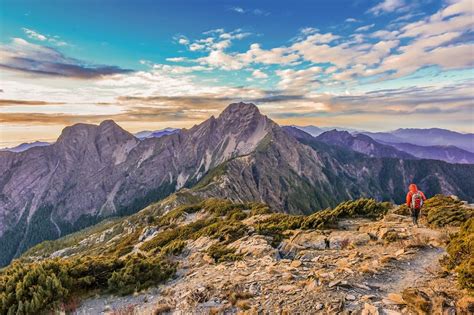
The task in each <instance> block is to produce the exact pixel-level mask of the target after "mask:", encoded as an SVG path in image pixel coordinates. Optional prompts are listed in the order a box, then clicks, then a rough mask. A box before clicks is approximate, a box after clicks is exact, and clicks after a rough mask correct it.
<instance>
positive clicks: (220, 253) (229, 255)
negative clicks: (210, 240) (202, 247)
mask: <svg viewBox="0 0 474 315" xmlns="http://www.w3.org/2000/svg"><path fill="white" fill-rule="evenodd" d="M207 254H208V255H209V256H211V257H212V258H213V259H214V261H215V262H217V263H220V262H224V261H236V260H240V259H242V255H237V254H236V253H235V249H233V248H229V247H227V246H226V245H224V244H221V243H217V244H214V245H212V246H211V247H209V249H208V250H207Z"/></svg>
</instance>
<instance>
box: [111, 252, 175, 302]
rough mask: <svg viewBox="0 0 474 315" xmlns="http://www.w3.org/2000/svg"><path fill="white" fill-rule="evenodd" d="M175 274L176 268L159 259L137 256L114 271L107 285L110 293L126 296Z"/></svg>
mask: <svg viewBox="0 0 474 315" xmlns="http://www.w3.org/2000/svg"><path fill="white" fill-rule="evenodd" d="M174 272H175V269H174V267H172V266H170V265H168V264H167V263H164V262H163V261H161V260H160V259H159V258H157V257H154V258H146V257H144V256H140V255H137V256H133V257H130V259H127V261H126V264H125V266H124V267H123V268H121V269H119V270H117V271H114V272H113V273H112V275H111V276H110V278H109V279H108V281H107V284H108V287H109V289H110V291H113V292H117V293H120V294H124V295H126V294H130V293H132V292H134V291H140V290H142V289H145V288H147V287H149V286H151V285H153V284H157V283H160V282H163V281H165V280H166V279H168V278H169V277H171V276H172V275H173V274H174Z"/></svg>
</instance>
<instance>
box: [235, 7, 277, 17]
mask: <svg viewBox="0 0 474 315" xmlns="http://www.w3.org/2000/svg"><path fill="white" fill-rule="evenodd" d="M229 10H230V11H233V12H236V13H239V14H253V15H256V16H268V15H270V12H267V11H265V10H262V9H244V8H242V7H231V8H230V9H229Z"/></svg>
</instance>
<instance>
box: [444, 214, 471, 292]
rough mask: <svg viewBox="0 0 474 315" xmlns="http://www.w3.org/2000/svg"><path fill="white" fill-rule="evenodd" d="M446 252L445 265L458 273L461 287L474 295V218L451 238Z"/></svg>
mask: <svg viewBox="0 0 474 315" xmlns="http://www.w3.org/2000/svg"><path fill="white" fill-rule="evenodd" d="M446 250H447V252H448V256H446V257H444V258H443V260H442V263H443V265H444V266H445V267H446V268H447V269H449V270H454V271H456V272H457V273H458V280H459V283H460V285H461V286H462V287H463V288H466V289H468V290H470V291H471V292H473V293H474V218H470V219H469V220H467V221H466V222H465V223H464V224H463V225H462V226H461V229H460V230H459V232H458V233H457V234H455V235H454V236H452V237H451V239H450V241H449V244H448V246H447V248H446Z"/></svg>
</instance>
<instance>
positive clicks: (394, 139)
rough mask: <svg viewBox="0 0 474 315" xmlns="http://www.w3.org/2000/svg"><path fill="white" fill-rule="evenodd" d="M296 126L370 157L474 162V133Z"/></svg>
mask: <svg viewBox="0 0 474 315" xmlns="http://www.w3.org/2000/svg"><path fill="white" fill-rule="evenodd" d="M292 127H294V128H298V129H300V130H303V131H305V132H307V133H309V134H310V135H312V136H314V137H320V138H319V139H320V140H321V141H324V142H326V143H328V142H331V141H335V142H334V144H337V145H339V146H345V147H347V148H349V149H352V150H355V151H358V152H361V153H364V154H367V155H369V156H380V157H381V156H383V157H400V158H419V159H432V160H440V161H445V162H448V163H462V164H473V163H474V134H462V133H458V132H454V131H451V130H446V129H439V128H431V129H397V130H395V131H392V132H367V131H360V130H351V129H344V128H339V127H336V128H332V129H328V128H319V127H316V126H304V127H299V126H292ZM328 132H330V133H328ZM325 133H327V134H325ZM375 151H378V152H375Z"/></svg>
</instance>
